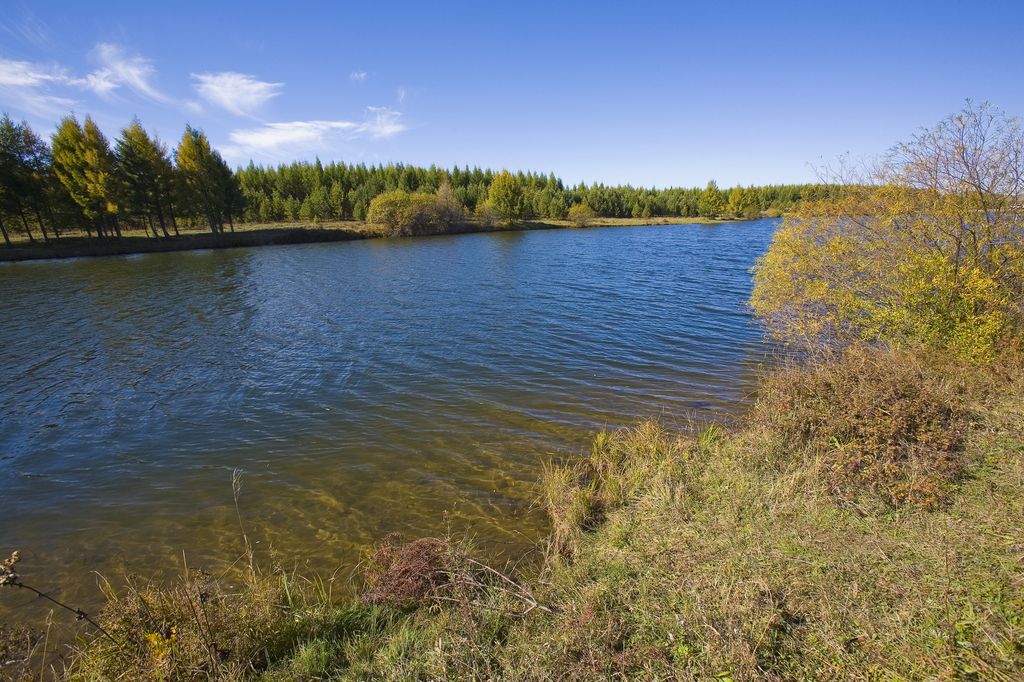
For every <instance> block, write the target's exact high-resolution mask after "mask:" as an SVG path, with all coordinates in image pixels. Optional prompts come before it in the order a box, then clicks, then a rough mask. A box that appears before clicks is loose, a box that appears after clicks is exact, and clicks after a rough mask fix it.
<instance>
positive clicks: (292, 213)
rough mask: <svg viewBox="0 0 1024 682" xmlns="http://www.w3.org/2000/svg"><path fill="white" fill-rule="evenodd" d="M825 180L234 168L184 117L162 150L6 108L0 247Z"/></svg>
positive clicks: (146, 140)
mask: <svg viewBox="0 0 1024 682" xmlns="http://www.w3.org/2000/svg"><path fill="white" fill-rule="evenodd" d="M439 192H440V195H439V194H438V193H439ZM826 192H827V188H825V187H823V186H820V185H778V186H776V185H768V186H762V187H734V188H732V189H726V190H722V189H719V188H718V186H717V185H716V184H715V182H714V181H712V182H710V183H708V185H707V186H706V187H704V188H690V189H684V188H668V189H661V190H659V189H653V188H652V189H646V188H642V187H641V188H636V187H632V186H629V185H626V186H622V185H618V186H614V187H612V186H606V185H604V184H597V183H593V184H591V185H587V184H586V183H584V182H580V183H578V184H576V185H574V186H567V185H566V184H564V183H563V182H562V180H561V179H560V178H557V177H555V175H554V173H549V174H547V175H545V174H543V173H534V172H523V171H519V172H516V173H510V172H509V171H505V170H503V171H500V172H495V171H492V170H490V169H487V170H481V169H480V168H479V167H475V168H472V169H470V168H469V166H466V167H464V168H459V167H458V166H455V167H454V168H452V169H450V170H448V169H441V168H438V167H436V166H433V165H432V166H430V167H429V168H422V167H417V166H411V165H404V164H401V163H389V164H386V165H385V164H379V165H376V166H375V165H370V166H367V165H365V164H362V163H360V164H346V163H344V162H331V163H329V164H327V165H326V166H325V165H323V164H322V163H321V162H320V160H319V158H317V159H316V160H315V162H314V163H309V162H308V161H295V162H293V163H291V164H281V165H278V166H276V167H274V166H267V167H264V166H262V165H255V164H254V163H252V162H250V163H249V165H248V166H247V167H244V168H242V167H239V168H237V169H235V170H234V171H232V170H231V168H230V167H229V166H228V164H227V163H226V162H225V161H224V159H223V158H222V157H221V155H220V153H219V152H218V151H217V150H216V149H214V148H213V147H212V146H211V145H210V142H209V140H208V139H207V137H206V135H205V134H204V133H203V132H202V131H201V130H198V129H196V128H193V127H192V126H191V125H187V126H186V127H185V132H184V134H183V135H182V137H181V139H180V141H179V142H178V144H177V146H176V147H175V148H174V149H173V150H169V149H168V147H167V145H166V144H165V143H163V142H162V141H161V140H160V139H159V138H158V137H156V136H154V135H150V134H149V133H148V132H147V131H146V130H145V128H143V127H142V124H141V123H140V122H139V120H138V119H137V118H136V119H133V120H132V121H131V123H129V124H128V125H127V126H126V127H125V128H123V129H122V130H121V134H120V136H119V137H118V138H117V139H116V140H115V141H114V143H113V145H111V143H110V141H109V140H108V139H107V138H106V137H105V136H104V134H103V133H102V132H101V131H100V129H99V127H98V126H97V125H96V123H95V122H94V121H93V120H92V118H91V117H90V116H88V115H86V117H85V120H84V121H83V122H80V121H79V120H78V119H77V118H76V117H75V116H74V115H68V116H65V117H64V118H62V119H61V120H60V122H59V123H58V124H57V126H56V129H55V131H54V132H53V134H52V135H51V137H50V140H49V142H47V141H46V140H45V139H43V138H42V137H41V136H39V135H38V134H37V133H35V132H34V131H33V130H32V129H31V128H30V127H29V125H28V124H27V123H26V122H25V121H21V122H20V123H16V122H15V121H13V120H12V119H11V117H10V116H9V115H7V114H4V115H3V117H2V119H0V233H2V235H3V237H4V240H5V242H6V244H7V245H8V246H11V234H12V233H14V234H24V235H26V236H27V237H28V239H29V240H30V241H32V242H35V241H36V237H35V234H36V233H38V234H40V235H41V236H42V239H43V240H44V241H45V242H47V243H49V241H50V239H51V238H56V239H59V238H60V236H61V234H62V233H66V232H68V231H76V232H79V233H81V232H84V233H85V234H86V235H87V236H89V237H92V236H93V234H95V235H96V237H97V238H102V239H107V240H109V239H111V238H118V239H119V238H121V231H122V227H124V226H128V227H131V228H133V229H142V230H145V231H146V233H147V234H151V235H152V237H153V238H154V239H163V238H169V237H170V236H171V233H172V232H173V233H174V234H176V235H177V234H178V227H179V225H187V226H196V225H205V226H206V227H208V228H209V230H210V231H211V232H212V233H213V234H214V235H218V234H220V233H222V232H223V230H224V225H225V223H227V225H228V226H229V228H230V229H231V230H232V231H233V230H234V222H235V221H236V220H239V221H244V222H250V223H273V222H283V221H309V222H313V223H318V222H322V221H330V220H359V221H363V220H367V219H368V218H374V217H375V215H377V214H373V213H372V212H371V208H372V207H373V203H374V200H375V199H377V198H378V197H382V196H383V195H388V197H385V199H382V201H383V202H384V203H387V202H388V201H390V202H391V203H390V204H388V205H389V206H390V207H391V208H390V209H389V210H391V211H392V212H391V214H389V215H392V216H394V215H395V213H394V211H395V207H396V206H399V205H401V206H404V207H405V208H403V209H402V210H404V211H405V212H406V214H408V215H414V214H415V215H417V216H425V215H427V213H425V212H424V211H425V210H426V208H425V207H427V204H429V205H430V206H429V208H430V211H432V213H430V215H431V216H433V217H432V218H430V220H431V221H433V222H432V223H431V224H433V225H435V226H436V225H438V224H442V225H448V226H449V227H450V225H451V224H452V223H453V222H457V221H461V220H462V218H464V217H465V216H467V215H475V216H477V217H478V219H479V220H482V221H484V222H486V223H490V222H492V221H503V222H506V223H515V222H517V221H519V220H524V219H545V218H546V219H555V220H565V219H572V220H578V219H579V218H580V217H581V216H584V217H588V216H593V217H606V218H630V217H633V218H648V217H659V216H663V217H675V216H678V217H698V216H704V217H713V216H718V215H723V214H730V215H732V216H735V217H746V218H758V217H761V216H762V215H765V214H766V213H768V214H769V215H781V213H782V212H784V211H788V210H791V209H792V208H794V207H795V206H797V205H798V204H799V203H800V202H802V201H804V200H806V199H813V198H820V197H821V196H824V194H825V193H826ZM389 193H398V194H389ZM404 195H409V196H408V197H405V198H403V197H404ZM417 196H418V197H419V198H417ZM423 196H433V197H435V198H434V199H429V200H428V199H424V198H423ZM438 197H439V198H438ZM396 201H397V202H398V203H397V204H396V203H395V202H396ZM403 202H404V203H403ZM425 202H426V203H425ZM379 203H380V202H379ZM409 207H412V208H409ZM416 207H419V208H416ZM382 210H383V209H382ZM410 211H412V213H410ZM436 211H440V213H436ZM377 213H378V214H379V213H380V212H379V211H378V212H377ZM438 216H440V217H439V218H438ZM420 222H422V221H420ZM403 229H404V232H405V233H423V232H424V231H425V228H424V229H420V230H416V229H413V230H411V231H410V230H409V229H408V227H407V226H406V228H403ZM444 229H447V228H444Z"/></svg>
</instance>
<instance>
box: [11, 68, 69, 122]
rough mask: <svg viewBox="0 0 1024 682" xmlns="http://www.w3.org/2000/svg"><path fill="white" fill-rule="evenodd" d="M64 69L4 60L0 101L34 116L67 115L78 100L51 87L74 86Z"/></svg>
mask: <svg viewBox="0 0 1024 682" xmlns="http://www.w3.org/2000/svg"><path fill="white" fill-rule="evenodd" d="M74 82H75V81H74V79H72V78H68V76H67V75H66V74H65V73H64V71H63V70H62V69H59V68H56V67H47V66H42V65H40V64H32V63H30V62H16V61H11V60H9V59H4V58H2V57H0V101H3V102H4V104H5V105H6V104H8V103H10V104H12V105H15V106H17V107H19V108H22V109H24V110H26V111H28V112H30V113H33V114H37V115H45V116H52V115H54V114H62V113H66V112H67V111H68V109H70V108H71V107H72V106H74V105H75V104H76V102H75V100H72V99H68V98H67V97H60V96H57V95H54V94H53V93H52V92H51V89H50V86H51V85H66V84H74Z"/></svg>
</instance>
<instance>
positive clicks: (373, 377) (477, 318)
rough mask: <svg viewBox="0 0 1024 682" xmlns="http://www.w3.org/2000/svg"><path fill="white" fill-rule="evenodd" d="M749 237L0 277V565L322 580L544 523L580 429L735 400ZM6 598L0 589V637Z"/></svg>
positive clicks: (106, 262) (472, 243) (426, 250)
mask: <svg viewBox="0 0 1024 682" xmlns="http://www.w3.org/2000/svg"><path fill="white" fill-rule="evenodd" d="M773 229H774V223H773V221H769V220H765V221H758V222H754V223H740V224H732V225H721V226H701V225H686V226H651V227H626V228H602V229H592V230H586V231H577V230H557V231H544V232H513V233H496V234H478V235H463V236H454V237H435V238H421V239H388V240H374V241H365V242H345V243H335V244H313V245H302V246H288V247H263V248H253V249H236V250H225V251H202V252H183V253H166V254H151V255H143V256H134V257H119V258H102V259H81V260H71V261H51V262H35V263H17V264H5V265H3V266H0V291H2V292H3V298H2V300H3V301H4V303H3V322H2V325H0V518H2V519H3V522H2V524H0V552H3V553H4V554H5V555H6V554H7V553H9V552H10V551H12V550H14V549H20V550H21V551H22V555H23V557H24V563H23V564H22V567H23V570H22V573H23V576H24V578H25V580H26V582H29V583H30V584H33V585H36V586H40V587H48V586H58V587H57V589H56V590H55V593H56V594H57V595H58V596H62V597H64V598H66V599H68V600H77V602H78V603H86V604H89V603H95V602H96V600H97V594H96V590H95V583H96V576H95V574H94V573H93V572H99V573H101V574H102V575H104V576H106V577H108V578H110V579H111V581H112V582H114V583H115V584H117V583H119V581H120V576H122V575H123V574H124V573H127V572H136V573H139V574H141V575H143V576H152V575H158V576H159V575H161V574H163V575H173V574H174V572H175V571H176V570H177V569H178V568H179V567H180V565H181V562H182V553H183V552H185V553H186V556H187V557H188V560H189V563H190V565H206V566H209V567H211V568H215V569H217V570H219V569H221V568H223V567H225V566H226V565H228V564H230V563H231V562H232V561H233V560H234V559H235V558H236V557H237V556H238V555H239V554H240V552H241V550H242V542H241V531H240V530H239V520H238V518H237V517H236V513H235V507H234V503H233V501H232V494H231V472H232V470H234V469H241V470H242V471H243V472H244V474H243V481H244V483H243V490H242V494H241V498H240V507H239V508H240V511H241V516H242V522H243V523H244V525H245V529H246V531H247V532H248V534H249V537H250V539H252V540H253V541H259V543H260V545H259V547H260V548H267V547H268V546H270V545H273V547H275V548H276V549H277V550H278V551H279V553H280V556H281V557H282V559H283V561H284V562H285V563H286V564H287V565H288V566H292V565H293V564H294V563H295V562H299V564H300V567H301V566H302V565H303V564H304V563H305V564H306V565H305V570H316V571H320V572H325V573H330V572H331V571H332V570H333V569H335V568H337V567H342V566H351V565H352V564H353V563H354V562H355V561H356V560H357V559H358V557H359V552H360V551H361V550H362V549H363V548H365V547H366V546H367V544H369V543H372V542H374V541H376V540H378V539H380V537H382V536H383V535H384V534H386V533H388V532H391V531H401V532H405V533H407V534H408V535H410V536H422V535H426V534H437V533H440V532H443V531H444V530H445V529H446V528H448V527H451V529H452V530H453V531H456V532H461V531H462V530H463V529H464V528H466V527H467V526H471V532H472V533H474V534H475V535H477V536H478V537H479V538H481V542H483V543H484V544H488V543H490V544H491V546H493V547H498V548H500V547H501V546H502V543H506V544H507V546H512V547H514V546H521V545H523V544H524V543H526V542H529V541H532V540H535V539H537V538H538V537H539V536H540V535H541V534H542V533H543V531H544V518H543V514H541V513H540V512H539V511H538V510H536V509H535V508H534V507H533V502H534V500H535V494H534V485H535V482H536V481H537V478H538V475H539V472H540V468H541V465H542V463H543V462H544V461H545V460H547V459H550V458H553V457H567V456H574V455H576V454H578V453H579V452H581V451H582V450H583V449H584V447H585V445H586V443H587V442H588V440H589V439H590V437H591V435H592V434H593V432H594V431H595V430H598V429H600V428H602V427H606V426H607V427H612V428H615V427H619V426H623V425H628V424H630V423H632V422H633V421H634V420H635V419H637V418H644V417H649V416H659V417H661V418H662V419H663V420H665V421H666V422H668V423H684V422H686V421H687V420H688V419H690V418H693V417H697V418H709V417H714V416H716V415H719V416H721V415H729V414H734V413H736V412H737V411H740V410H742V409H743V400H744V397H745V396H747V395H749V393H750V391H751V390H752V388H753V385H754V372H755V369H756V366H757V364H758V363H759V362H761V361H762V360H763V355H764V347H763V345H762V343H761V339H760V332H759V330H758V329H757V327H756V326H754V325H752V324H751V323H750V318H749V316H748V314H747V313H746V312H745V310H744V308H743V301H744V300H745V299H746V298H747V296H748V295H749V290H750V276H749V273H748V270H749V268H750V267H751V266H752V265H753V263H754V259H755V258H756V257H757V256H758V255H760V254H761V253H763V252H764V250H765V249H766V247H767V244H768V242H769V240H770V238H771V233H772V231H773ZM25 601H27V599H26V600H22V601H18V600H17V599H12V598H11V596H10V595H9V594H3V595H0V620H3V619H8V617H9V616H8V613H7V612H6V611H7V609H10V608H15V607H16V608H21V607H22V606H24V602H25Z"/></svg>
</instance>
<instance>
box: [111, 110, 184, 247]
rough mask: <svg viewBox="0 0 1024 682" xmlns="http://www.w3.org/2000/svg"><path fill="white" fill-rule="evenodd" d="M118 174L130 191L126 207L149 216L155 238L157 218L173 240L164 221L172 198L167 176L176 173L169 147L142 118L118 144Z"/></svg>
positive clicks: (125, 130) (165, 233)
mask: <svg viewBox="0 0 1024 682" xmlns="http://www.w3.org/2000/svg"><path fill="white" fill-rule="evenodd" d="M114 154H115V156H116V157H117V161H118V166H117V167H118V172H119V173H120V175H121V178H122V181H123V182H124V186H125V189H126V193H125V194H126V205H127V207H128V210H129V211H131V212H134V213H139V214H145V215H146V216H147V217H148V219H149V226H150V228H151V229H152V230H153V236H154V237H157V238H159V235H158V234H157V232H156V227H155V226H154V224H153V217H154V215H155V217H156V219H157V222H158V223H159V224H160V229H161V230H163V233H164V236H165V237H170V234H168V232H167V225H166V223H165V222H164V211H163V203H164V201H165V197H167V196H169V195H168V194H167V193H166V191H165V188H166V187H167V185H168V184H169V183H168V180H167V176H169V175H170V174H171V173H172V166H171V160H170V157H169V156H168V154H167V146H166V145H163V144H161V143H160V140H159V139H156V138H150V136H149V134H148V133H147V132H146V130H145V128H143V127H142V124H141V123H139V119H138V118H133V119H132V122H131V123H130V124H129V125H128V127H126V128H124V129H123V130H122V131H121V137H120V139H118V140H117V142H116V143H115V144H114Z"/></svg>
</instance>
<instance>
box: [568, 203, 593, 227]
mask: <svg viewBox="0 0 1024 682" xmlns="http://www.w3.org/2000/svg"><path fill="white" fill-rule="evenodd" d="M596 217H597V212H596V211H594V209H592V208H590V206H589V205H587V204H576V205H575V206H573V207H572V208H570V209H569V220H570V221H571V222H572V223H573V224H574V225H575V226H576V227H586V226H587V225H589V224H590V223H591V222H592V221H593V220H594V218H596Z"/></svg>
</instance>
